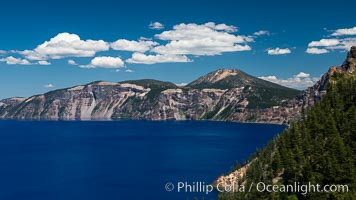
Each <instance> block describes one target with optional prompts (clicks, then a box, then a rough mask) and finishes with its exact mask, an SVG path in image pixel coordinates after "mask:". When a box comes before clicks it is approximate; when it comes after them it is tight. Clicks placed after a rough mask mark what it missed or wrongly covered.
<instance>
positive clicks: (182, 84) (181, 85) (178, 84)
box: [175, 82, 188, 87]
mask: <svg viewBox="0 0 356 200" xmlns="http://www.w3.org/2000/svg"><path fill="white" fill-rule="evenodd" d="M175 85H176V86H178V87H184V86H186V85H188V83H184V82H183V83H176V84H175Z"/></svg>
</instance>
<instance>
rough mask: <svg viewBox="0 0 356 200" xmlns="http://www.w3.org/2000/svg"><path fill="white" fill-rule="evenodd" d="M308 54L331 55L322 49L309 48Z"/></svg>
mask: <svg viewBox="0 0 356 200" xmlns="http://www.w3.org/2000/svg"><path fill="white" fill-rule="evenodd" d="M306 52H307V53H309V54H324V53H329V51H328V50H327V49H320V48H315V47H313V48H307V50H306Z"/></svg>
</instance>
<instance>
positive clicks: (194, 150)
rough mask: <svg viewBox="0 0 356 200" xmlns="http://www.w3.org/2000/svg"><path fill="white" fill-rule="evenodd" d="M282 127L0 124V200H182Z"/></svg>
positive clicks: (144, 123) (145, 123) (194, 123)
mask: <svg viewBox="0 0 356 200" xmlns="http://www.w3.org/2000/svg"><path fill="white" fill-rule="evenodd" d="M284 128H285V127H284V126H277V125H262V124H239V123H227V122H207V121H201V122H197V121H185V122H148V121H105V122H100V121H87V122H85V121H68V122H63V121H59V122H56V121H49V122H40V121H0V199H1V200H10V199H11V200H81V199H83V200H129V199H130V200H136V199H172V200H186V199H194V197H198V198H199V199H202V197H204V198H205V199H216V197H217V193H216V192H214V193H211V194H210V195H208V196H206V195H205V193H193V194H192V193H185V192H182V191H181V192H177V190H176V188H175V190H174V191H172V192H167V191H165V184H166V183H167V182H172V183H174V184H176V183H177V182H179V181H182V182H188V183H192V182H205V183H206V184H210V183H212V182H213V181H214V179H215V178H217V177H218V176H220V175H221V174H222V173H224V172H227V171H228V170H229V169H230V167H231V166H232V165H234V163H235V162H236V160H239V161H242V160H244V159H246V158H248V157H249V155H250V154H251V153H253V152H254V151H255V150H256V148H257V147H262V146H264V145H265V144H266V143H267V142H268V141H269V140H270V139H272V138H273V137H274V136H275V135H276V134H278V133H280V132H281V131H282V130H283V129H284Z"/></svg>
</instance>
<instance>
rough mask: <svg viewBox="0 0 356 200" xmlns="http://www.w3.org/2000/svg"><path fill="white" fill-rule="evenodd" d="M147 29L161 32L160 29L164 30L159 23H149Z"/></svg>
mask: <svg viewBox="0 0 356 200" xmlns="http://www.w3.org/2000/svg"><path fill="white" fill-rule="evenodd" d="M148 28H150V29H154V30H161V29H164V25H163V24H162V23H160V22H151V23H150V24H149V25H148Z"/></svg>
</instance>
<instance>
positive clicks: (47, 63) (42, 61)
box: [37, 60, 51, 65]
mask: <svg viewBox="0 0 356 200" xmlns="http://www.w3.org/2000/svg"><path fill="white" fill-rule="evenodd" d="M37 63H38V64H39V65H50V64H51V63H50V62H48V61H46V60H40V61H38V62H37Z"/></svg>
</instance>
